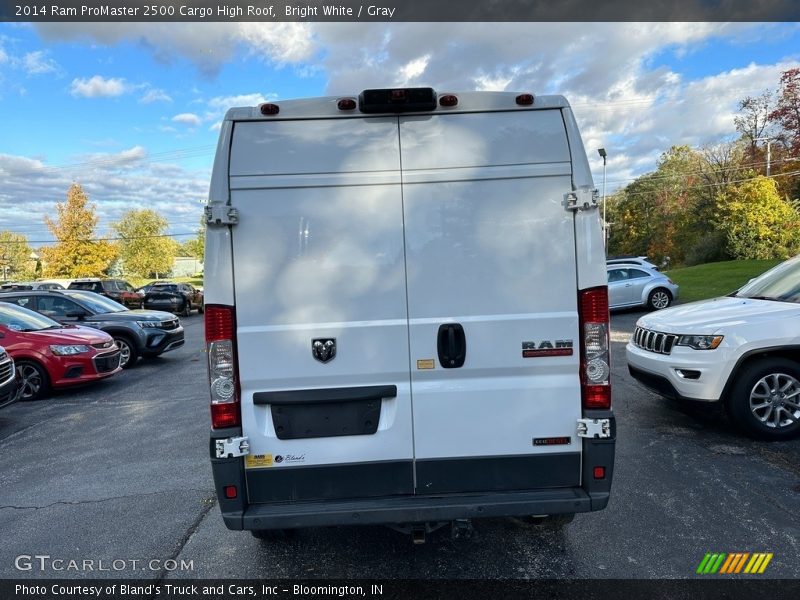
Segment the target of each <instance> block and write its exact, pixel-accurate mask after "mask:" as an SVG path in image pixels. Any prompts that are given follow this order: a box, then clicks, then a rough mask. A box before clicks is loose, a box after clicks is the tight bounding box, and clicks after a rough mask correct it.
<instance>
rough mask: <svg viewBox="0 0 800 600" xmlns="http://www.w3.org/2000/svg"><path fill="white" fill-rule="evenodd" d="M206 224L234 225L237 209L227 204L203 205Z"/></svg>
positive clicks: (237, 216)
mask: <svg viewBox="0 0 800 600" xmlns="http://www.w3.org/2000/svg"><path fill="white" fill-rule="evenodd" d="M205 213H206V225H212V226H213V225H236V224H237V223H238V222H239V211H238V210H236V209H235V208H233V207H232V206H229V205H227V204H217V203H214V204H209V205H207V206H206V207H205Z"/></svg>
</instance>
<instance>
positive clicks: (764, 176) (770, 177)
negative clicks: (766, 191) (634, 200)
mask: <svg viewBox="0 0 800 600" xmlns="http://www.w3.org/2000/svg"><path fill="white" fill-rule="evenodd" d="M793 175H800V171H790V172H788V173H777V174H775V175H756V176H755V177H747V178H745V179H736V180H733V181H728V182H726V183H725V185H731V184H734V183H745V182H747V181H754V180H756V179H760V178H764V179H777V178H778V177H790V176H793ZM719 185H720V184H718V183H707V184H702V185H692V186H689V187H683V188H682V190H681V191H688V190H694V189H697V188H706V187H717V186H719ZM624 193H625V195H626V196H647V195H650V194H652V193H653V192H632V193H631V192H624Z"/></svg>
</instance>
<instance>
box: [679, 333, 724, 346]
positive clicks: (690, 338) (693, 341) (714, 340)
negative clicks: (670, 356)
mask: <svg viewBox="0 0 800 600" xmlns="http://www.w3.org/2000/svg"><path fill="white" fill-rule="evenodd" d="M722 338H723V336H721V335H682V336H680V337H679V338H678V344H677V345H678V346H688V347H689V348H694V349H695V350H713V349H714V348H716V347H717V346H719V345H720V344H721V343H722Z"/></svg>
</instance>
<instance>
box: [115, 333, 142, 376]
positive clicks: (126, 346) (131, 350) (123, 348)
mask: <svg viewBox="0 0 800 600" xmlns="http://www.w3.org/2000/svg"><path fill="white" fill-rule="evenodd" d="M114 341H115V342H116V343H117V347H118V348H119V366H120V367H122V368H123V369H130V368H131V367H132V366H134V365H135V364H136V359H138V358H139V353H138V352H137V351H136V346H134V345H133V344H132V343H131V341H130V340H129V339H128V338H126V337H122V336H117V337H114Z"/></svg>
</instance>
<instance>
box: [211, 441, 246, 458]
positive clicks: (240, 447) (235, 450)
mask: <svg viewBox="0 0 800 600" xmlns="http://www.w3.org/2000/svg"><path fill="white" fill-rule="evenodd" d="M215 449H216V452H215V455H216V458H239V457H240V456H247V455H248V454H250V440H248V439H247V437H232V438H227V439H225V440H215Z"/></svg>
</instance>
